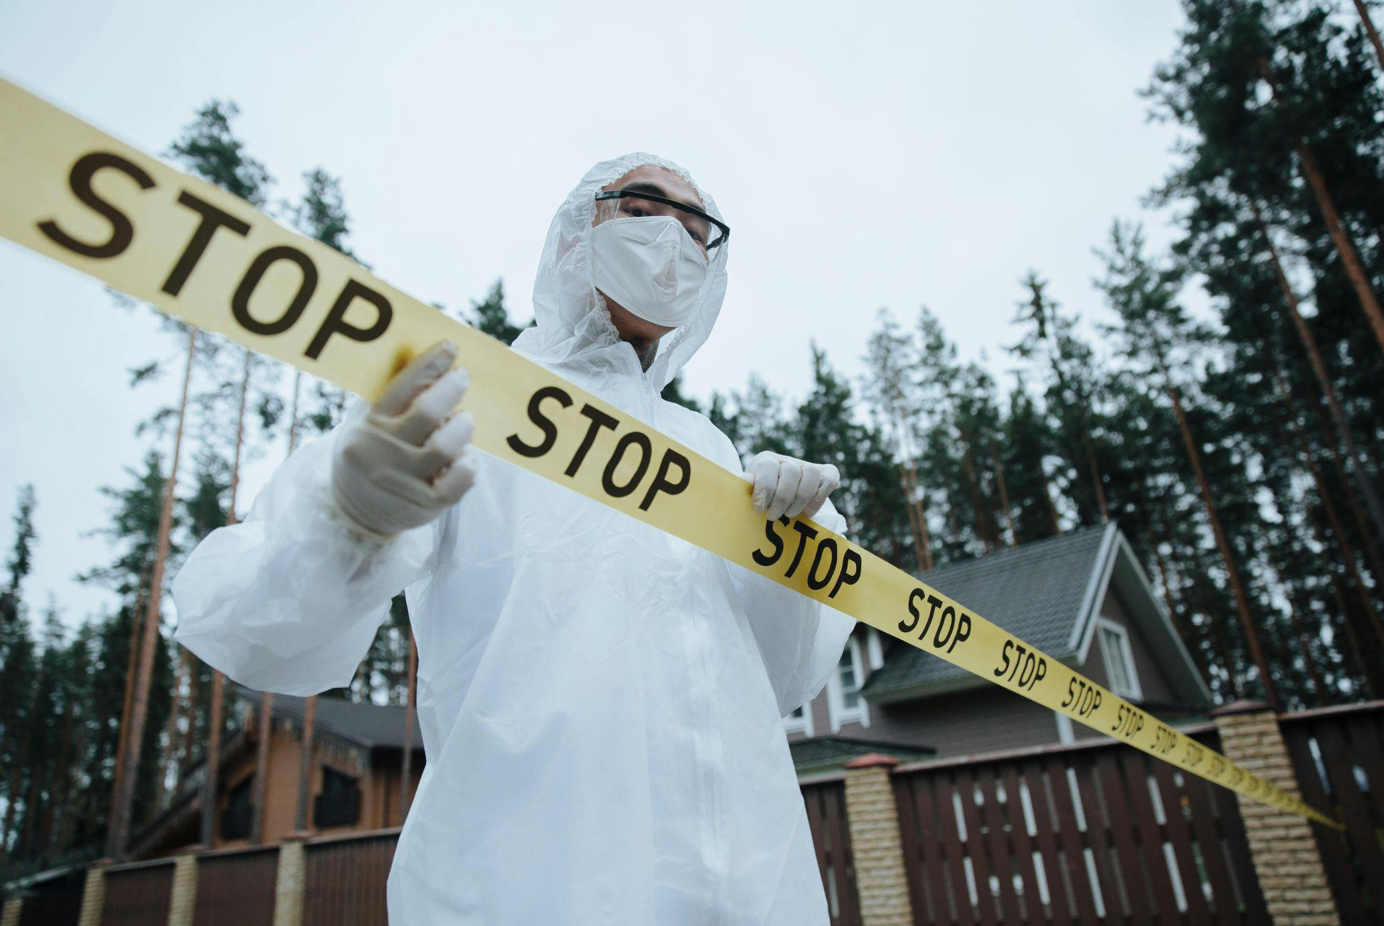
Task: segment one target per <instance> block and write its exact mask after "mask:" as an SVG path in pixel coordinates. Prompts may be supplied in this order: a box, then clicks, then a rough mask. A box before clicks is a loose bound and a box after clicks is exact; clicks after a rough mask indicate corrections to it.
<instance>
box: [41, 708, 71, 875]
mask: <svg viewBox="0 0 1384 926" xmlns="http://www.w3.org/2000/svg"><path fill="white" fill-rule="evenodd" d="M76 712H77V706H76V703H75V702H74V701H73V700H72V696H71V692H68V697H67V707H66V708H64V709H63V718H62V736H61V737H60V738H59V740H58V754H57V757H56V759H55V761H54V763H53V774H52V775H51V776H50V777H49V779H48V804H47V806H46V807H45V808H44V812H43V822H42V824H41V825H40V826H39V831H38V851H39V853H40V854H43V853H48V852H51V851H52V850H53V817H54V816H55V815H56V813H57V809H58V806H59V804H60V803H62V802H64V801H65V800H66V797H67V789H66V788H65V787H63V786H62V784H63V782H64V781H65V780H67V779H68V778H69V777H70V775H69V769H68V767H67V765H68V763H69V762H70V761H72V726H73V717H74V716H75V714H76Z"/></svg>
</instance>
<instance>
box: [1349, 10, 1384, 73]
mask: <svg viewBox="0 0 1384 926" xmlns="http://www.w3.org/2000/svg"><path fill="white" fill-rule="evenodd" d="M1355 12H1357V13H1359V14H1360V24H1361V25H1362V26H1364V27H1365V34H1366V35H1368V36H1369V37H1370V44H1371V45H1373V46H1374V56H1375V57H1376V58H1378V59H1379V69H1380V71H1384V42H1381V41H1380V40H1379V30H1377V29H1375V27H1374V20H1373V19H1371V18H1370V11H1369V7H1367V6H1365V0H1355Z"/></svg>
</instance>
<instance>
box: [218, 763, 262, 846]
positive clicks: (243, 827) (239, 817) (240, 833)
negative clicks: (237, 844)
mask: <svg viewBox="0 0 1384 926" xmlns="http://www.w3.org/2000/svg"><path fill="white" fill-rule="evenodd" d="M254 783H255V776H254V775H248V776H246V778H245V780H244V781H242V782H241V783H240V784H238V785H236V786H235V787H234V788H232V789H231V790H230V791H228V792H227V793H226V809H225V810H223V811H222V812H221V838H222V839H244V838H246V837H247V836H249V835H250V818H251V816H252V814H253V810H252V808H251V805H250V789H251V788H252V787H254Z"/></svg>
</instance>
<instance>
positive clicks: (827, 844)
mask: <svg viewBox="0 0 1384 926" xmlns="http://www.w3.org/2000/svg"><path fill="white" fill-rule="evenodd" d="M802 790H803V803H804V804H806V805H807V823H808V826H809V827H811V829H812V845H813V846H814V848H816V850H817V867H818V868H820V869H821V871H822V887H823V888H824V889H825V890H826V892H827V908H828V909H829V910H830V911H831V923H832V926H858V924H859V923H860V897H859V895H858V894H857V893H856V888H855V857H854V856H853V855H852V854H851V833H850V827H849V826H847V823H846V784H845V781H844V780H839V779H838V780H836V781H824V782H819V783H816V784H805V785H803V789H802Z"/></svg>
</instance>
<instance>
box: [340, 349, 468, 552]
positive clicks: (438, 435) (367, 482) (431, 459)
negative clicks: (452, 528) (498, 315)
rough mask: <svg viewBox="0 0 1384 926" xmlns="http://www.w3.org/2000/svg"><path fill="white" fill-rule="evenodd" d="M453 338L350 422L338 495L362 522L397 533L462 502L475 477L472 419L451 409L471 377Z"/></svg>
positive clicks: (371, 530) (369, 529)
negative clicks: (457, 362) (468, 450)
mask: <svg viewBox="0 0 1384 926" xmlns="http://www.w3.org/2000/svg"><path fill="white" fill-rule="evenodd" d="M456 355H457V348H456V345H455V344H452V343H450V342H443V343H440V344H437V345H434V346H433V347H432V348H430V349H429V350H427V351H426V352H424V353H422V354H420V355H419V356H418V357H416V358H414V360H413V362H412V363H410V364H409V365H408V366H406V367H404V369H402V370H401V371H399V373H398V375H396V376H395V377H394V378H393V379H392V380H390V383H389V387H388V388H387V389H386V390H385V393H384V395H382V396H380V399H379V401H377V402H376V403H375V404H374V405H373V406H371V408H370V411H369V413H368V414H367V415H366V416H365V417H364V418H361V419H358V420H357V421H355V422H354V423H353V424H349V425H347V426H346V428H345V429H344V431H343V432H342V434H341V435H340V437H339V438H338V440H337V444H336V450H335V454H334V456H333V458H332V498H333V499H334V500H335V501H336V504H337V507H338V508H340V509H341V511H342V513H343V514H345V515H346V517H347V518H348V519H349V520H350V521H351V522H352V523H353V524H355V525H356V526H357V527H359V528H361V530H363V531H365V532H366V533H368V534H373V535H375V536H379V537H392V536H394V535H395V534H399V533H402V532H403V531H406V530H410V529H411V528H415V527H420V526H422V525H424V524H427V523H428V522H429V521H431V520H433V519H434V518H436V517H437V516H438V515H440V514H441V513H442V512H444V511H446V510H447V509H448V508H450V507H451V506H452V505H455V504H456V503H457V502H458V501H460V500H461V497H462V496H463V495H465V494H466V490H467V489H469V488H471V485H472V483H473V482H475V478H476V477H475V466H474V463H473V461H472V460H471V458H470V457H469V456H468V455H467V453H466V446H467V444H469V443H470V442H471V429H472V427H473V426H474V420H473V419H472V417H471V415H470V414H469V413H468V412H459V413H457V414H455V415H454V414H452V411H453V409H455V408H456V406H457V403H458V402H460V401H461V397H462V396H463V395H464V394H465V393H466V387H467V386H468V385H470V382H471V378H470V376H469V375H467V373H466V370H464V369H462V368H460V367H458V368H457V369H455V370H452V371H451V372H450V373H449V372H447V371H448V368H449V367H451V365H452V362H453V361H454V360H455V359H456Z"/></svg>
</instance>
